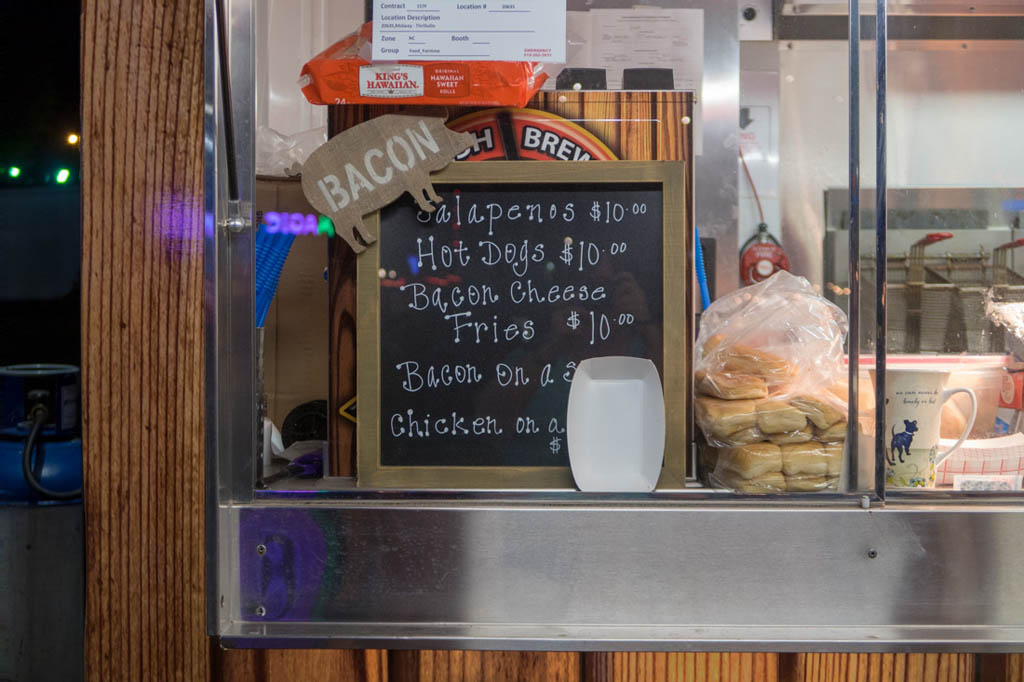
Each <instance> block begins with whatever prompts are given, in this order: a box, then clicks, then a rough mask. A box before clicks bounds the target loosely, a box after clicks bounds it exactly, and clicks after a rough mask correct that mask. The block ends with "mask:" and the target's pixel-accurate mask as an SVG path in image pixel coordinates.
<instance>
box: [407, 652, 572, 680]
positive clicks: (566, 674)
mask: <svg viewBox="0 0 1024 682" xmlns="http://www.w3.org/2000/svg"><path fill="white" fill-rule="evenodd" d="M580 657H581V654H576V653H562V652H539V651H523V652H517V651H392V652H390V653H389V656H388V658H389V663H388V671H389V677H388V679H389V682H581V676H580V663H581V658H580Z"/></svg>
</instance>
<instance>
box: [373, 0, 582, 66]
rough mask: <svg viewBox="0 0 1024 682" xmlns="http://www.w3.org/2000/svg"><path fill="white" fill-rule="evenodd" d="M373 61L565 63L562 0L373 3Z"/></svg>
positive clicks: (381, 0) (391, 0) (388, 0)
mask: <svg viewBox="0 0 1024 682" xmlns="http://www.w3.org/2000/svg"><path fill="white" fill-rule="evenodd" d="M373 59H374V61H397V60H402V59H418V60H445V61H455V60H459V61H469V60H473V61H476V60H496V61H541V62H564V61H565V0H486V1H484V0H480V1H479V2H472V1H470V2H467V1H466V0H426V1H425V2H420V1H419V0H412V1H409V0H406V1H404V2H395V1H394V0H373Z"/></svg>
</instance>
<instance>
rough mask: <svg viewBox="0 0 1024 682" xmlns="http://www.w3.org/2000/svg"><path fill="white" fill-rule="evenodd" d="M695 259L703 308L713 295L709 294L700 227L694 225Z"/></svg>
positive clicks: (708, 303) (706, 306)
mask: <svg viewBox="0 0 1024 682" xmlns="http://www.w3.org/2000/svg"><path fill="white" fill-rule="evenodd" d="M693 241H694V260H695V261H696V262H697V284H698V286H700V302H701V305H702V306H703V310H707V309H708V307H709V306H710V305H711V296H710V294H708V276H707V274H705V272H704V251H703V249H701V247H700V229H699V228H698V227H697V226H696V225H694V226H693Z"/></svg>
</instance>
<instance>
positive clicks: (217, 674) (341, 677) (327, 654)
mask: <svg viewBox="0 0 1024 682" xmlns="http://www.w3.org/2000/svg"><path fill="white" fill-rule="evenodd" d="M210 660H211V666H210V667H211V679H213V680H218V682H296V681H300V680H301V681H304V680H316V682H386V681H387V680H388V672H387V653H386V652H383V651H380V650H374V649H371V650H365V651H344V650H330V649H315V650H305V649H270V650H263V649H256V650H238V649H227V650H224V649H220V648H219V647H217V646H216V644H214V645H213V649H212V650H211V659H210Z"/></svg>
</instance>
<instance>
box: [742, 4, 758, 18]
mask: <svg viewBox="0 0 1024 682" xmlns="http://www.w3.org/2000/svg"><path fill="white" fill-rule="evenodd" d="M743 18H744V19H746V20H747V21H753V20H754V19H756V18H757V9H756V8H754V7H746V8H744V10H743Z"/></svg>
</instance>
